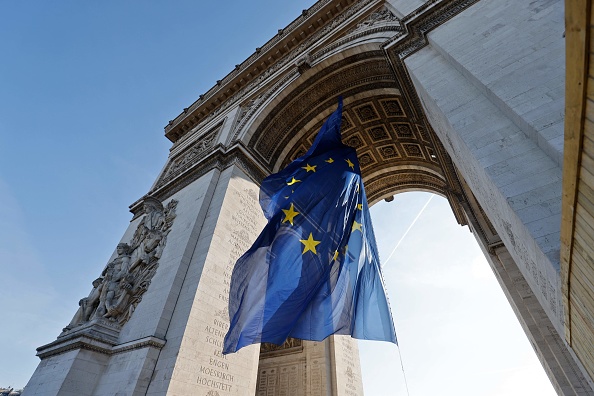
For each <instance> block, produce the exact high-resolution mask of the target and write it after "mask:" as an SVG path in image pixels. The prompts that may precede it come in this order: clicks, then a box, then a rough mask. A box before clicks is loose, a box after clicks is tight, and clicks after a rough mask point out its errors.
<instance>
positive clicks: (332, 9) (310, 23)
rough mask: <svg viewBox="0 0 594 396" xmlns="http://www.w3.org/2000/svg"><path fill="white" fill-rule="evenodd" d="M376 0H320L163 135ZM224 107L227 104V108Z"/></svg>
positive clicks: (172, 135)
mask: <svg viewBox="0 0 594 396" xmlns="http://www.w3.org/2000/svg"><path fill="white" fill-rule="evenodd" d="M377 1H378V0H359V1H354V0H320V1H318V2H317V3H316V4H314V5H313V6H312V7H310V8H309V9H308V10H304V11H303V13H302V15H301V16H300V17H298V18H297V19H295V20H294V21H293V22H292V23H290V24H289V26H287V27H286V28H284V29H280V30H279V32H278V34H277V35H276V36H274V37H273V38H272V39H271V40H269V41H268V42H267V43H266V44H264V46H262V47H261V48H258V49H256V52H255V53H254V54H252V55H251V56H250V57H248V58H247V59H246V60H245V61H244V62H242V63H241V64H238V65H236V67H235V69H234V70H233V71H232V72H231V73H229V74H228V75H227V76H225V77H224V78H223V79H222V80H219V81H217V84H216V85H215V86H214V87H212V88H211V89H210V90H208V91H207V92H206V93H205V94H203V95H200V98H199V99H198V100H197V101H195V102H194V103H193V104H192V105H190V106H189V107H187V108H185V109H184V111H183V112H182V113H181V114H180V115H178V116H177V117H176V118H175V119H173V120H171V121H170V122H169V124H168V125H167V126H166V127H165V136H166V137H167V138H168V139H169V140H171V141H172V142H175V141H177V139H179V138H180V137H181V136H182V135H183V134H185V133H186V132H187V131H189V130H191V129H192V128H194V127H195V126H196V125H198V124H199V123H201V122H202V121H203V120H204V119H205V117H208V116H211V115H212V114H213V113H214V112H215V110H218V109H220V108H221V107H222V105H223V104H227V106H228V105H229V104H230V103H233V102H235V101H237V99H239V98H243V97H244V96H245V93H246V88H250V89H252V88H253V86H251V85H253V84H252V83H253V82H254V81H257V82H258V83H260V82H261V81H260V80H261V79H262V77H263V76H264V78H268V77H270V76H271V75H272V74H274V73H275V72H277V71H278V70H279V69H280V68H281V66H285V65H287V64H288V63H289V62H290V61H294V60H296V58H297V57H298V56H299V55H300V54H301V53H302V52H303V51H304V50H305V49H306V48H308V47H309V46H310V45H311V44H312V41H313V40H314V39H318V38H320V37H321V36H322V35H324V34H326V33H328V32H327V31H326V30H327V29H328V27H331V28H332V29H334V28H335V27H336V26H337V25H339V24H340V23H342V22H344V20H346V19H348V17H349V16H350V15H352V14H354V13H355V12H356V11H358V10H361V9H363V8H364V7H365V6H367V5H368V4H371V3H374V2H377ZM227 106H226V107H227Z"/></svg>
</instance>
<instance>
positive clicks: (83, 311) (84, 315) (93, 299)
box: [64, 278, 103, 331]
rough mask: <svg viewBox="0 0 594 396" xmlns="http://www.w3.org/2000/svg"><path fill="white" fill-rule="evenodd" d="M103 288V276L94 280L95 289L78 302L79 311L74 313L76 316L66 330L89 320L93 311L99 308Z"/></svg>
mask: <svg viewBox="0 0 594 396" xmlns="http://www.w3.org/2000/svg"><path fill="white" fill-rule="evenodd" d="M102 290H103V278H97V279H95V280H94V281H93V290H91V293H89V296H88V297H85V298H82V299H81V300H80V301H79V302H78V305H79V307H78V311H76V314H74V317H73V318H72V320H71V321H70V323H69V324H68V326H66V327H65V328H64V331H68V330H71V329H73V328H74V327H76V326H80V325H81V324H83V323H85V322H88V321H89V319H90V317H91V315H92V314H93V312H94V311H95V310H96V309H97V306H98V305H99V298H100V296H101V291H102Z"/></svg>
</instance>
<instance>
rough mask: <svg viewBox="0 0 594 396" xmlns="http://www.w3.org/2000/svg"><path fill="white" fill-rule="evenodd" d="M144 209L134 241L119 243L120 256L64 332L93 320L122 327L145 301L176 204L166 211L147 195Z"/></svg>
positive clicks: (170, 202)
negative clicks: (139, 304) (144, 296)
mask: <svg viewBox="0 0 594 396" xmlns="http://www.w3.org/2000/svg"><path fill="white" fill-rule="evenodd" d="M143 206H144V213H145V215H144V217H143V218H142V220H141V221H140V223H139V224H138V227H137V228H136V231H135V232H134V236H133V237H132V240H131V241H130V243H129V244H128V243H120V244H118V246H117V248H116V251H117V257H116V258H114V259H113V260H112V261H111V262H109V263H108V264H107V266H106V267H105V269H104V270H103V272H102V273H101V277H100V278H97V279H95V280H94V281H93V290H91V293H90V294H89V296H88V297H85V298H83V299H81V300H80V301H79V309H78V311H77V312H76V314H75V315H74V317H73V318H72V320H71V321H70V323H69V324H68V326H66V327H65V328H64V333H66V332H69V331H71V330H74V329H76V328H77V327H80V326H81V325H83V324H86V323H91V322H93V321H108V322H111V323H112V324H117V325H119V326H122V325H124V324H125V323H126V322H127V321H128V320H129V319H130V317H131V315H132V313H133V312H134V310H135V309H136V306H137V305H138V303H140V301H141V300H142V295H143V294H144V292H146V290H147V289H148V287H149V285H150V283H151V279H152V278H153V276H154V274H155V272H156V271H157V266H158V264H159V263H158V262H159V258H160V257H161V254H162V253H163V249H164V247H165V243H166V242H167V235H168V234H169V232H170V231H171V226H172V224H173V220H174V219H175V216H176V214H175V208H176V207H177V201H176V200H171V201H169V203H168V204H167V206H166V207H165V208H164V207H163V204H162V203H161V201H159V200H158V199H156V198H154V197H151V196H147V197H146V198H145V199H144V201H143ZM64 333H62V335H64Z"/></svg>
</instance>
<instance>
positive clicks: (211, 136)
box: [156, 121, 223, 188]
mask: <svg viewBox="0 0 594 396" xmlns="http://www.w3.org/2000/svg"><path fill="white" fill-rule="evenodd" d="M222 126H223V121H221V122H219V123H218V124H217V125H216V126H214V127H212V128H211V129H210V130H209V131H208V132H206V133H204V134H203V135H202V136H201V137H199V138H198V139H196V141H195V142H194V143H192V144H191V145H190V146H189V147H187V148H186V149H184V150H183V151H182V152H181V153H179V154H178V155H176V156H174V157H173V158H171V159H170V160H169V162H168V164H167V167H166V168H165V170H164V171H163V173H162V176H161V177H160V178H159V180H158V181H157V184H156V188H158V187H161V186H162V185H164V184H166V183H167V182H169V181H170V180H172V179H174V178H175V177H177V176H179V175H180V174H182V173H183V172H185V171H186V170H187V169H188V168H190V167H191V166H192V165H194V164H195V163H197V162H198V161H199V160H200V159H201V158H202V157H204V156H205V155H206V154H207V153H208V151H209V149H211V148H212V147H213V146H214V142H215V141H216V140H217V137H218V135H219V132H220V130H221V128H222Z"/></svg>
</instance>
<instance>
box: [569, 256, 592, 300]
mask: <svg viewBox="0 0 594 396" xmlns="http://www.w3.org/2000/svg"><path fill="white" fill-rule="evenodd" d="M574 254H575V257H574V261H575V264H576V266H578V267H579V268H577V269H576V270H578V271H579V273H576V274H574V273H573V271H572V272H571V279H574V278H580V277H581V278H580V279H579V281H580V282H582V283H583V284H584V286H586V287H588V286H594V276H593V275H594V274H593V273H592V259H591V258H588V257H584V255H582V254H581V253H580V252H574ZM592 292H593V293H594V288H592Z"/></svg>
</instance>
